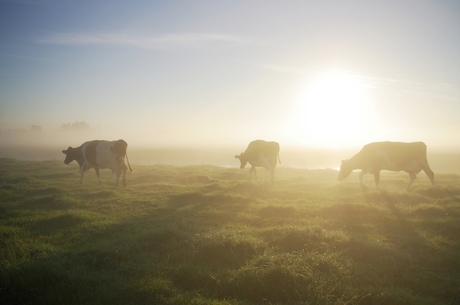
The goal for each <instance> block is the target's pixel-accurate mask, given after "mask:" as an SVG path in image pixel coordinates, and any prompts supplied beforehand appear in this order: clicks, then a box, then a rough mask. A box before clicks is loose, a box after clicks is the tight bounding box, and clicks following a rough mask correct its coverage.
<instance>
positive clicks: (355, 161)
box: [348, 151, 366, 169]
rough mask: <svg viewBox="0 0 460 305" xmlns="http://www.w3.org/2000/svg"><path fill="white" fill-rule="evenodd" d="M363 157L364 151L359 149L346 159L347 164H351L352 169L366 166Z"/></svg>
mask: <svg viewBox="0 0 460 305" xmlns="http://www.w3.org/2000/svg"><path fill="white" fill-rule="evenodd" d="M365 159H366V158H365V156H364V153H363V152H362V151H360V152H359V153H357V154H356V155H354V156H353V157H351V159H349V160H348V164H350V165H351V168H352V169H364V167H366V164H365V162H364V160H365Z"/></svg>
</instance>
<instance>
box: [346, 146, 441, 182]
mask: <svg viewBox="0 0 460 305" xmlns="http://www.w3.org/2000/svg"><path fill="white" fill-rule="evenodd" d="M355 169H360V170H362V171H361V173H360V174H359V181H360V183H361V186H364V184H363V176H364V175H365V174H367V173H370V174H374V180H375V186H376V188H378V187H379V179H380V171H381V170H390V171H405V172H406V173H408V174H409V177H410V180H409V183H408V184H407V186H406V189H407V188H409V187H410V186H411V185H412V182H414V180H415V174H417V173H419V172H420V171H421V170H423V171H424V172H425V173H426V175H427V176H428V178H430V180H431V184H432V185H433V186H435V183H434V173H433V172H432V171H431V169H430V167H429V166H428V161H427V159H426V145H425V143H423V142H413V143H402V142H375V143H370V144H367V145H365V146H364V147H363V148H362V149H361V151H360V152H358V153H357V154H356V155H354V156H353V157H352V158H351V159H350V160H345V161H342V165H341V166H340V172H339V176H338V180H339V181H340V180H342V179H345V178H346V177H348V176H349V175H350V173H351V172H352V171H353V170H355Z"/></svg>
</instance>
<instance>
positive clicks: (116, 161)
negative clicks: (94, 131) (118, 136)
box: [62, 140, 133, 186]
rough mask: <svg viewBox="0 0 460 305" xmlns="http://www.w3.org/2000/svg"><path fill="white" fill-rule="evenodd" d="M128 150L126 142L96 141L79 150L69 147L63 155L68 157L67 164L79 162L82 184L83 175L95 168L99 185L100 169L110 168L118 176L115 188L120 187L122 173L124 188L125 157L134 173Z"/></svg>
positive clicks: (85, 144)
mask: <svg viewBox="0 0 460 305" xmlns="http://www.w3.org/2000/svg"><path fill="white" fill-rule="evenodd" d="M127 148H128V143H126V142H125V141H124V140H118V141H101V140H94V141H88V142H85V143H83V144H82V145H81V146H79V147H77V148H72V147H69V148H67V149H66V150H63V151H62V153H64V154H65V155H66V158H65V160H64V163H65V164H69V163H70V162H72V161H73V160H75V161H77V162H78V165H79V166H80V183H83V174H84V173H85V171H87V170H88V169H90V168H92V167H94V169H95V170H96V175H97V179H98V181H99V183H101V178H100V177H99V169H101V168H109V169H111V170H112V171H114V172H115V174H116V175H117V178H116V182H115V186H118V181H119V180H120V175H121V173H122V172H123V186H126V179H125V177H126V170H127V167H126V164H125V156H126V160H127V162H128V166H129V170H130V171H131V172H133V169H132V168H131V165H130V164H129V160H128V155H127V153H126V149H127Z"/></svg>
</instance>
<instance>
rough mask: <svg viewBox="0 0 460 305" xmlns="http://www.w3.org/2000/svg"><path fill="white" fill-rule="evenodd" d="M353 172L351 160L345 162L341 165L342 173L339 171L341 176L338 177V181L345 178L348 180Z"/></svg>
mask: <svg viewBox="0 0 460 305" xmlns="http://www.w3.org/2000/svg"><path fill="white" fill-rule="evenodd" d="M352 171H353V167H352V166H351V164H350V161H349V160H343V161H342V164H341V165H340V171H339V176H338V177H337V180H339V181H341V180H343V179H345V178H347V177H348V176H349V175H350V174H351V172H352Z"/></svg>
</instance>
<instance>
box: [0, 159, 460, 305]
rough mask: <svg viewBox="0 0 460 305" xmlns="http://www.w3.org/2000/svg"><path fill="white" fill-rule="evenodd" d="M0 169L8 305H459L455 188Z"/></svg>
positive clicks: (180, 169) (326, 173)
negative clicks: (119, 183)
mask: <svg viewBox="0 0 460 305" xmlns="http://www.w3.org/2000/svg"><path fill="white" fill-rule="evenodd" d="M133 168H134V171H135V172H134V174H132V175H131V174H128V175H127V183H128V186H127V187H126V188H121V187H120V188H114V187H113V184H114V179H115V178H114V175H113V174H112V172H111V171H109V170H103V171H101V179H102V185H98V184H97V179H96V177H95V174H94V171H93V170H91V171H89V172H87V173H86V175H85V178H84V180H83V184H82V185H81V184H80V183H79V174H78V173H77V166H76V164H71V165H69V166H66V165H64V164H63V163H62V161H60V162H58V161H17V160H14V159H8V158H3V159H0V201H1V203H0V304H213V305H217V304H342V305H343V304H372V305H376V304H414V305H415V304H417V305H420V304H422V305H423V304H460V176H457V175H453V174H444V175H443V174H437V175H436V182H437V184H438V186H437V187H436V188H432V187H431V186H430V183H429V180H428V178H427V177H426V175H424V174H423V173H421V174H420V175H419V176H418V177H417V179H416V180H415V182H414V184H413V186H412V188H411V189H410V190H408V191H405V190H404V186H405V184H406V182H407V180H408V175H407V174H403V173H388V172H384V173H382V176H381V190H380V191H377V190H375V189H374V187H373V180H372V177H371V176H370V175H368V176H366V182H367V185H368V188H367V190H362V189H361V187H360V186H359V182H358V178H357V173H353V174H352V175H351V176H350V177H348V178H347V179H346V180H345V181H344V182H342V183H338V182H337V180H336V177H337V172H336V171H334V170H306V169H294V168H286V167H279V168H277V169H276V174H275V185H274V186H271V185H270V184H268V183H267V181H268V180H269V173H268V172H266V171H265V170H263V169H262V170H259V181H249V180H248V172H249V170H248V169H246V170H239V169H237V168H224V167H215V166H205V165H200V166H167V165H152V166H141V165H135V164H133Z"/></svg>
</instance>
